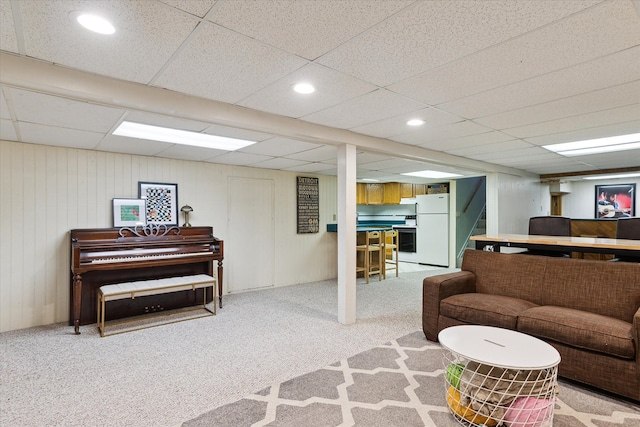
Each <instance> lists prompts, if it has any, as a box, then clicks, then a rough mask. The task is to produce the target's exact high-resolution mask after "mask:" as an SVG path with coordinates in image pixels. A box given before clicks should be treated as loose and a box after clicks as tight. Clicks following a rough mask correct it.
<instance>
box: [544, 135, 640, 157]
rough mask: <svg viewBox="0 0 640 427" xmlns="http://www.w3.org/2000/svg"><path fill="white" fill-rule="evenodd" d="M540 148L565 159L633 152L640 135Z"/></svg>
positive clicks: (637, 146) (639, 141)
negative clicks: (626, 151) (616, 152)
mask: <svg viewBox="0 0 640 427" xmlns="http://www.w3.org/2000/svg"><path fill="white" fill-rule="evenodd" d="M542 148H545V149H547V150H549V151H553V152H555V153H558V154H560V155H562V156H567V157H571V156H585V155H588V154H599V153H609V152H614V151H625V150H635V149H637V148H640V133H633V134H629V135H619V136H611V137H608V138H597V139H588V140H585V141H574V142H566V143H563V144H551V145H543V146H542Z"/></svg>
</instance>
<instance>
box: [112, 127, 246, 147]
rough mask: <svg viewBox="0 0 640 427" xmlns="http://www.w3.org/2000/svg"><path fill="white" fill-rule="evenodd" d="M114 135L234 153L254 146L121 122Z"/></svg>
mask: <svg viewBox="0 0 640 427" xmlns="http://www.w3.org/2000/svg"><path fill="white" fill-rule="evenodd" d="M113 134H114V135H118V136H126V137H129V138H139V139H150V140H152V141H161V142H170V143H173V144H182V145H192V146H195V147H203V148H213V149H216V150H225V151H234V150H239V149H240V148H243V147H247V146H249V145H252V144H255V143H256V141H247V140H244V139H235V138H227V137H224V136H217V135H209V134H206V133H198V132H189V131H185V130H178V129H171V128H163V127H160V126H151V125H143V124H141V123H133V122H122V123H121V124H120V126H118V128H117V129H116V130H114V131H113Z"/></svg>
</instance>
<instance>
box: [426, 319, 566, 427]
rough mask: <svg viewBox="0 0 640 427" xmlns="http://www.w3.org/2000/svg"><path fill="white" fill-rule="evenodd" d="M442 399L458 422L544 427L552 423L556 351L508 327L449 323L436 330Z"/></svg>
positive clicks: (465, 423) (555, 390) (555, 384)
mask: <svg viewBox="0 0 640 427" xmlns="http://www.w3.org/2000/svg"><path fill="white" fill-rule="evenodd" d="M438 340H439V341H440V344H441V345H442V347H443V366H444V370H445V388H446V398H447V403H448V405H449V409H450V410H451V413H452V414H453V416H454V417H455V418H456V420H458V422H459V423H460V424H462V425H467V426H468V425H483V426H487V427H492V426H497V425H507V426H509V427H546V426H551V425H552V422H553V410H554V406H555V397H556V394H557V375H558V364H559V363H560V354H559V353H558V351H557V350H556V349H555V348H553V347H552V346H551V345H549V344H547V343H546V342H544V341H542V340H540V339H538V338H535V337H532V336H530V335H526V334H523V333H520V332H516V331H512V330H509V329H502V328H494V327H490V326H476V325H465V326H453V327H450V328H446V329H443V330H442V331H441V332H440V334H438Z"/></svg>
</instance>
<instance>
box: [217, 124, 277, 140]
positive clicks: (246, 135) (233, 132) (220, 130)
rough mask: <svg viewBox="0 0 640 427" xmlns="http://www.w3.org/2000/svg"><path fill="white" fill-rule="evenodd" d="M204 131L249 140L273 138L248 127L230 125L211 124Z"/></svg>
mask: <svg viewBox="0 0 640 427" xmlns="http://www.w3.org/2000/svg"><path fill="white" fill-rule="evenodd" d="M204 133H208V134H209V135H218V136H226V137H227V138H236V139H245V140H247V141H256V142H257V141H264V140H266V139H269V138H273V135H271V134H269V133H264V132H258V131H254V130H248V129H238V128H232V127H229V126H221V125H213V126H209V127H208V128H207V129H206V130H205V131H204Z"/></svg>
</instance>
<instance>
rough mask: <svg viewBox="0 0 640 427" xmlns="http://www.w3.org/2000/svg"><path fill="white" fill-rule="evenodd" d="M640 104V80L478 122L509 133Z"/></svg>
mask: <svg viewBox="0 0 640 427" xmlns="http://www.w3.org/2000/svg"><path fill="white" fill-rule="evenodd" d="M638 100H640V80H637V81H635V82H631V83H624V84H621V85H617V86H613V87H608V88H605V89H600V90H596V91H592V92H587V93H582V94H579V95H575V96H570V97H568V98H563V99H558V100H556V101H551V102H546V103H543V104H538V105H532V106H530V107H524V108H519V109H515V110H511V111H506V112H504V113H498V114H494V115H491V116H486V117H481V118H478V119H475V121H476V122H478V123H480V124H482V125H485V126H490V127H493V128H496V129H508V128H514V127H518V126H525V125H529V124H534V123H541V122H547V121H550V120H553V119H556V118H562V117H572V116H578V115H580V114H587V113H592V112H595V111H602V110H607V109H610V108H615V107H622V106H624V105H630V104H635V103H637V102H638Z"/></svg>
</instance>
